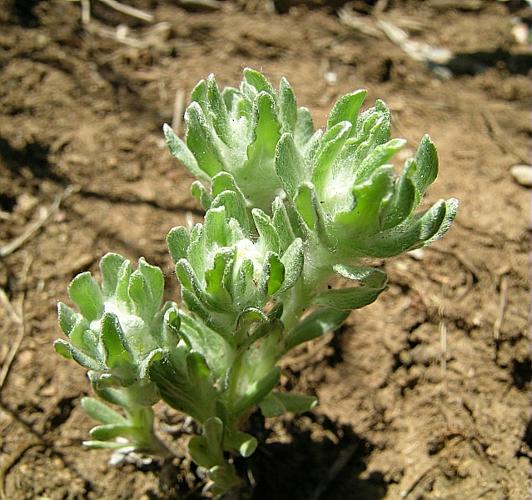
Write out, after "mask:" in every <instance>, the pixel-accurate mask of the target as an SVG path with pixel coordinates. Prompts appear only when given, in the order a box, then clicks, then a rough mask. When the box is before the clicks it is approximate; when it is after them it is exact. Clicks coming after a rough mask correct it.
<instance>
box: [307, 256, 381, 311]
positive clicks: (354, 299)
mask: <svg viewBox="0 0 532 500" xmlns="http://www.w3.org/2000/svg"><path fill="white" fill-rule="evenodd" d="M334 270H335V271H336V272H337V273H338V274H340V275H341V276H343V277H344V278H348V279H352V280H356V281H360V282H361V283H362V286H359V287H355V288H339V289H335V290H327V291H325V292H322V293H320V294H318V295H317V296H316V297H315V298H314V300H313V302H314V303H315V304H318V305H322V306H327V307H332V308H334V309H339V310H343V311H350V310H351V309H358V308H360V307H364V306H367V305H368V304H371V303H372V302H374V301H375V300H376V299H377V297H378V296H379V295H380V294H381V292H382V291H383V290H384V289H385V288H386V273H384V272H383V271H380V270H379V269H374V268H370V267H358V266H347V265H336V266H334Z"/></svg>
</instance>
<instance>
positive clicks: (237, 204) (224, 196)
mask: <svg viewBox="0 0 532 500" xmlns="http://www.w3.org/2000/svg"><path fill="white" fill-rule="evenodd" d="M217 207H224V209H225V214H226V217H232V218H233V219H235V220H236V221H238V223H239V224H240V226H241V227H242V229H244V231H245V232H246V234H250V222H249V217H248V212H247V209H246V202H245V199H244V197H243V196H242V195H241V194H240V193H236V192H235V191H222V192H221V193H220V194H219V195H218V196H216V198H215V199H214V200H213V202H212V208H217ZM226 237H227V235H226ZM226 241H227V240H226Z"/></svg>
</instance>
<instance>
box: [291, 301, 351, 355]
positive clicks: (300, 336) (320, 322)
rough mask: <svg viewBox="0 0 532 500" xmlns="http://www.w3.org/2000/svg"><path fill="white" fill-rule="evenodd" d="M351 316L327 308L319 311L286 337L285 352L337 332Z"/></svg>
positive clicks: (301, 322) (347, 313) (346, 312)
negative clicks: (331, 332) (330, 332)
mask: <svg viewBox="0 0 532 500" xmlns="http://www.w3.org/2000/svg"><path fill="white" fill-rule="evenodd" d="M347 316H349V312H348V311H338V310H336V309H331V308H327V307H322V308H320V309H317V310H316V311H314V312H313V313H311V314H309V315H308V316H307V317H305V318H304V319H303V320H302V321H300V322H299V324H298V325H296V326H295V327H294V328H293V329H292V330H291V331H290V332H289V333H288V335H287V336H286V339H285V342H284V344H285V350H286V351H289V350H290V349H292V348H294V347H295V346H297V345H299V344H302V343H303V342H307V341H308V340H312V339H315V338H316V337H320V336H321V335H323V334H324V333H326V332H329V331H334V330H336V329H337V328H338V327H339V326H340V325H341V324H342V323H343V322H344V321H345V319H346V318H347Z"/></svg>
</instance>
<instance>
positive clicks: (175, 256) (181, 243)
mask: <svg viewBox="0 0 532 500" xmlns="http://www.w3.org/2000/svg"><path fill="white" fill-rule="evenodd" d="M189 243H190V236H189V233H188V231H187V230H186V228H184V227H183V226H178V227H174V228H172V229H170V232H169V233H168V236H166V244H167V246H168V251H169V252H170V256H171V257H172V260H173V262H174V264H175V263H177V261H179V260H180V259H183V258H185V257H186V256H187V249H188V245H189Z"/></svg>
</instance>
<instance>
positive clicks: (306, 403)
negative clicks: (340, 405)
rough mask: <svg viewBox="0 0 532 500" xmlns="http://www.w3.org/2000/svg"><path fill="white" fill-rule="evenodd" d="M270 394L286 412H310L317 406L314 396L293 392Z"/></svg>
mask: <svg viewBox="0 0 532 500" xmlns="http://www.w3.org/2000/svg"><path fill="white" fill-rule="evenodd" d="M272 394H273V396H275V397H276V398H277V399H278V400H279V401H280V402H281V403H282V404H283V406H284V407H285V408H286V411H289V412H292V413H304V412H306V411H310V410H312V408H314V407H315V406H316V405H317V404H318V400H317V399H316V398H315V397H314V396H307V395H305V394H296V393H294V392H273V393H272Z"/></svg>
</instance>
